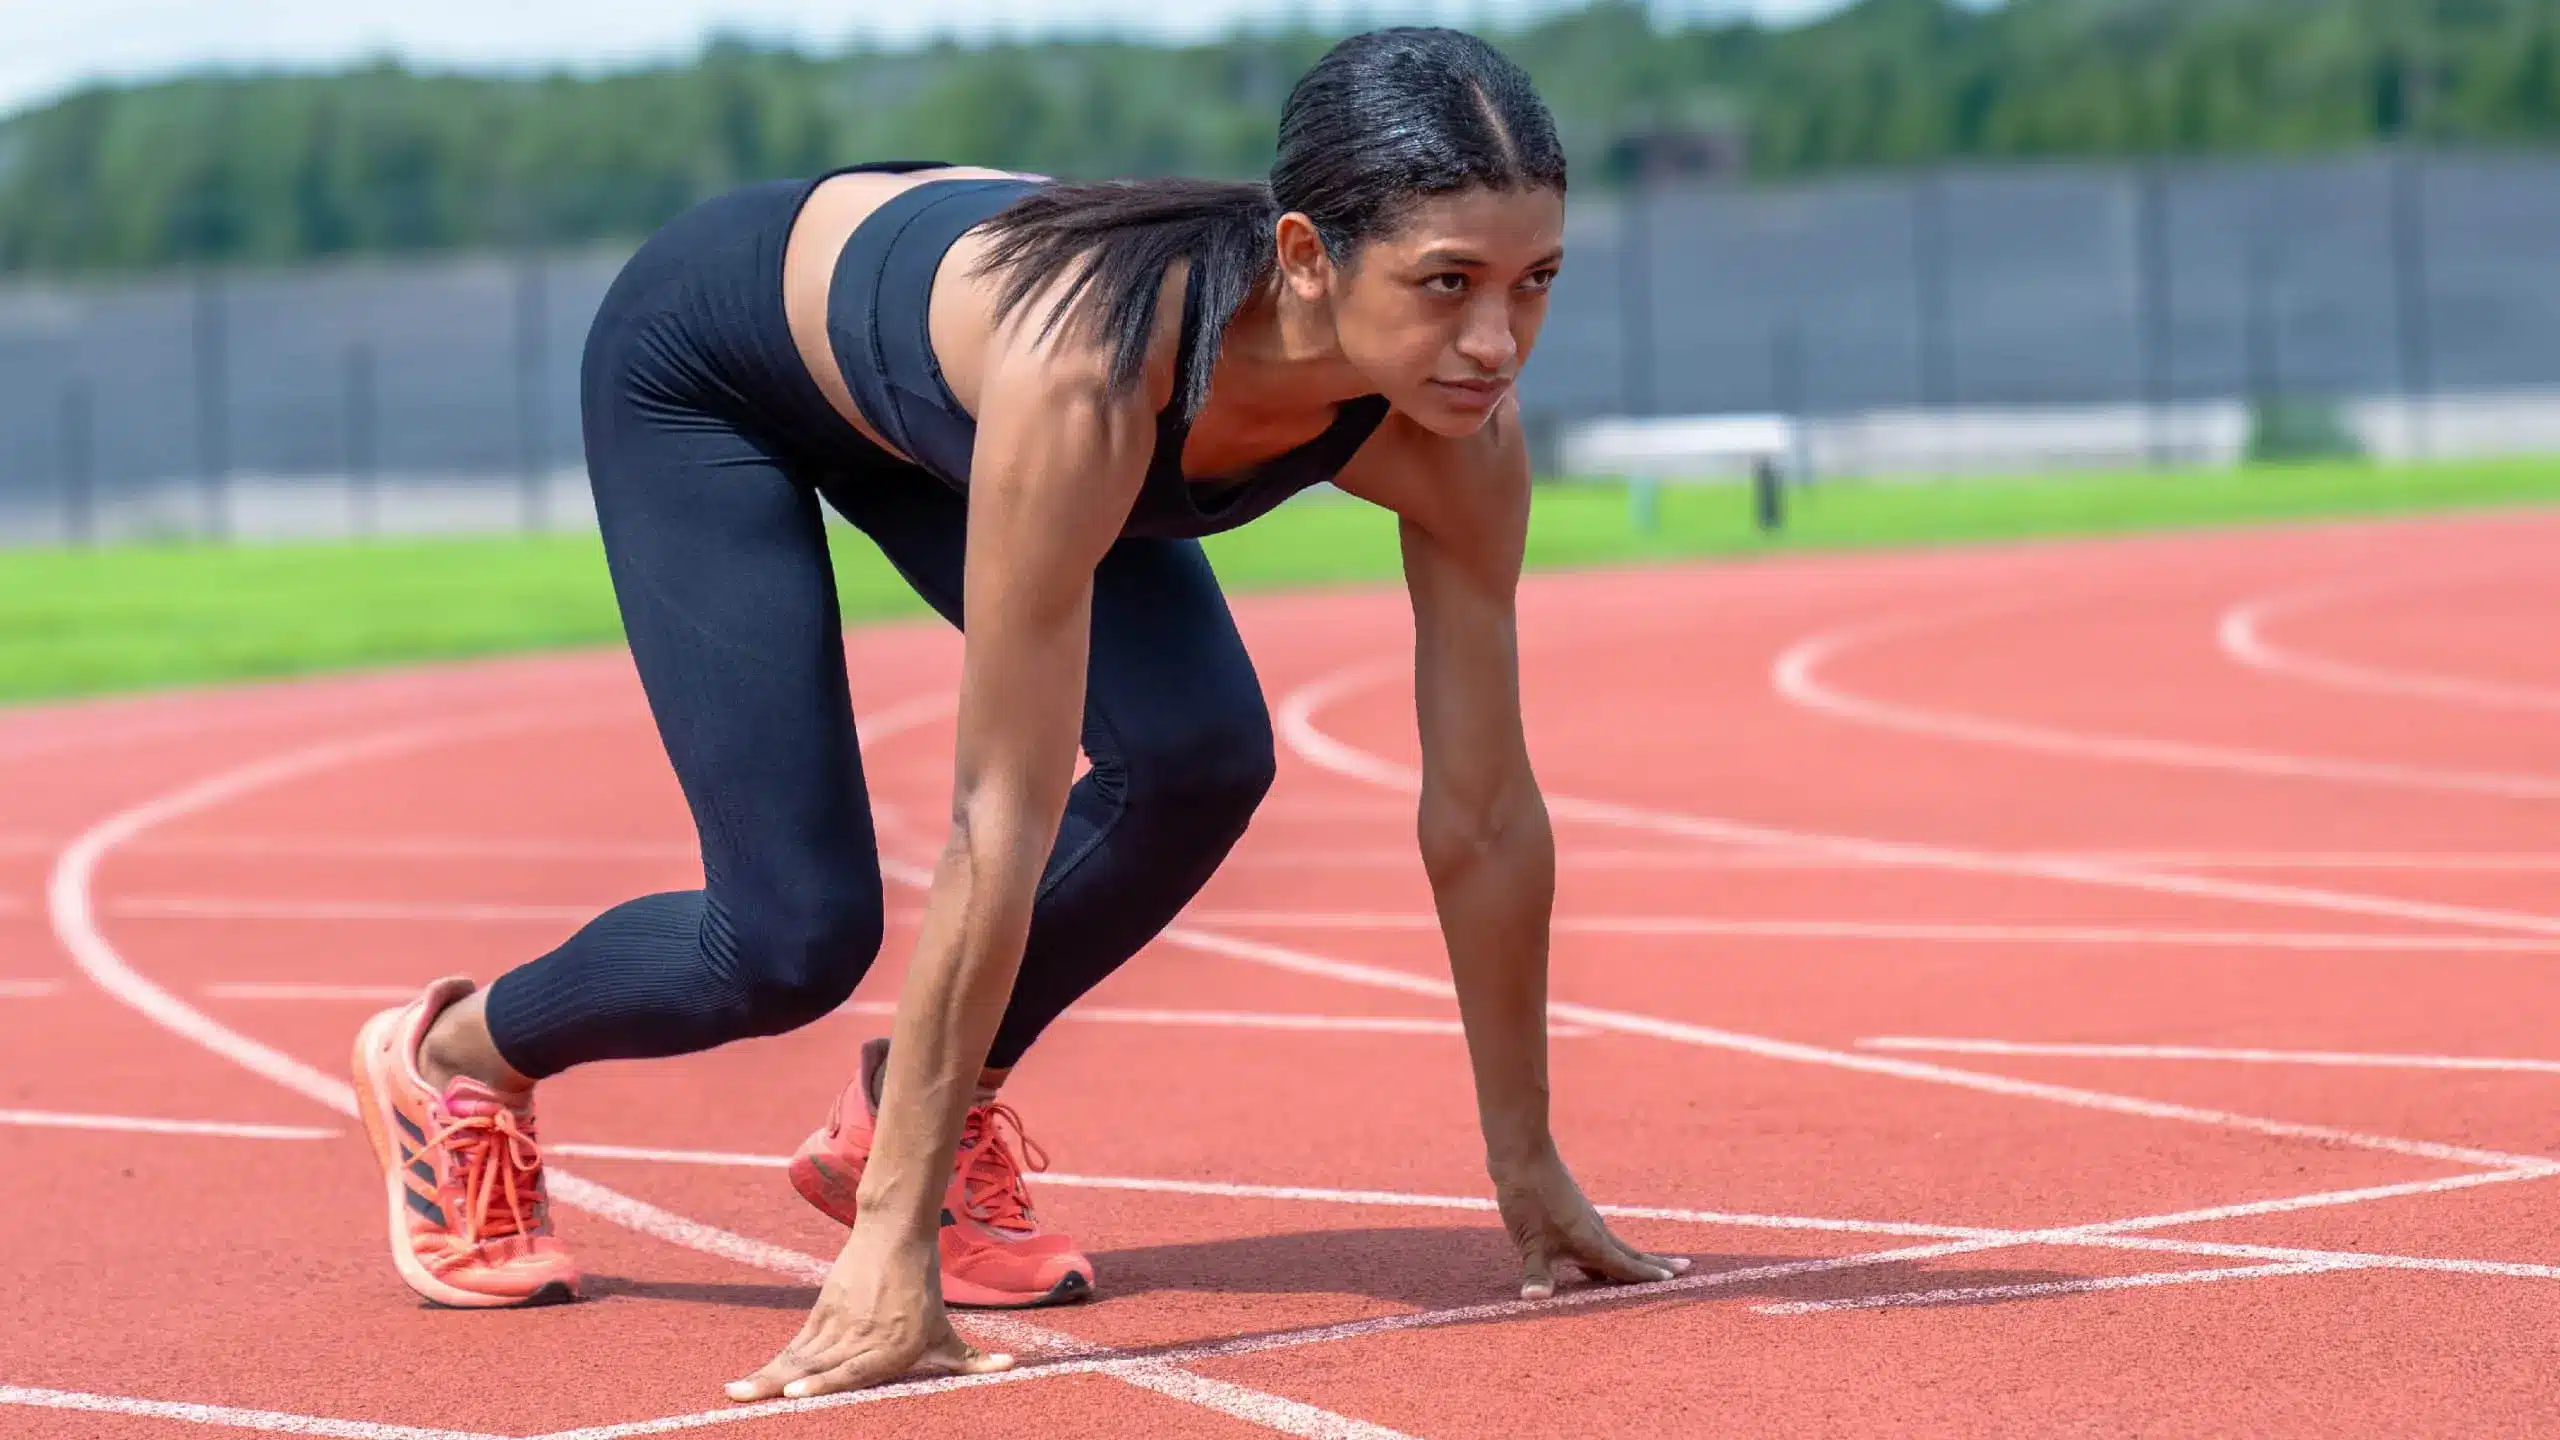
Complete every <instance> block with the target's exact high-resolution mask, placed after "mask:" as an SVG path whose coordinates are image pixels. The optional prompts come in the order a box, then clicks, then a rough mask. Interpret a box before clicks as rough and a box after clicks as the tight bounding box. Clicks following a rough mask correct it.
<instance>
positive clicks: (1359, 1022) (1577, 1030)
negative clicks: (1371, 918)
mask: <svg viewBox="0 0 2560 1440" xmlns="http://www.w3.org/2000/svg"><path fill="white" fill-rule="evenodd" d="M842 1008H844V1009H846V1010H849V1011H852V1012H853V1013H854V1014H857V1015H884V1016H887V1015H895V1014H897V1013H898V1007H897V1005H896V1004H895V1003H893V1002H891V1001H887V1000H857V1001H854V1002H853V1003H851V1004H849V1005H846V1006H844V1007H842ZM1058 1018H1060V1019H1062V1020H1072V1021H1078V1022H1081V1023H1084V1024H1089V1025H1164V1026H1175V1027H1194V1026H1196V1027H1200V1028H1204V1029H1215V1030H1295V1031H1340V1032H1344V1033H1347V1034H1354V1035H1457V1036H1463V1035H1465V1034H1466V1029H1465V1027H1464V1026H1462V1025H1460V1024H1459V1023H1458V1022H1457V1021H1455V1020H1435V1019H1430V1018H1427V1017H1423V1016H1412V1015H1297V1014H1288V1013H1281V1012H1274V1011H1265V1010H1159V1009H1152V1008H1147V1007H1140V1006H1126V1005H1078V1006H1076V1007H1075V1008H1073V1009H1071V1010H1069V1011H1067V1013H1066V1014H1064V1015H1062V1016H1060V1017H1058ZM1547 1033H1548V1034H1549V1035H1553V1036H1559V1037H1566V1038H1572V1037H1578V1036H1586V1035H1591V1034H1594V1033H1596V1032H1594V1031H1593V1030H1591V1029H1590V1028H1589V1027H1588V1026H1582V1025H1550V1026H1549V1027H1548V1028H1547Z"/></svg>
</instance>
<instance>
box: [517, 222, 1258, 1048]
mask: <svg viewBox="0 0 2560 1440" xmlns="http://www.w3.org/2000/svg"><path fill="white" fill-rule="evenodd" d="M800 193H801V192H799V191H785V190H783V189H781V188H780V187H760V188H758V189H756V190H751V191H747V192H741V193H740V194H739V195H737V196H733V197H730V198H728V199H726V200H724V201H717V202H713V203H712V204H710V205H708V206H705V207H702V208H701V209H699V210H697V211H695V212H693V213H692V214H689V215H688V216H686V217H684V218H683V219H681V220H679V221H677V222H676V223H675V224H673V225H671V226H670V227H669V228H668V230H666V231H663V232H661V233H660V235H659V237H658V238H657V239H655V240H653V241H652V242H651V243H650V245H649V246H646V247H644V248H643V250H642V251H641V253H640V255H638V256H637V257H635V258H634V260H633V261H632V264H631V266H630V267H629V268H627V269H626V270H625V272H624V274H623V276H622V278H621V280H620V281H618V282H617V283H616V285H615V287H614V290H613V291H612V292H611V293H610V294H608V296H607V297H606V301H605V305H604V308H603V310H602V312H601V313H600V314H599V316H598V319H597V322H596V326H595V329H594V331H593V332H592V334H591V336H590V339H589V345H588V352H587V357H586V371H585V380H584V394H583V402H584V407H585V428H586V442H587V463H588V467H589V472H590V475H591V478H592V481H593V485H594V491H595V499H596V513H597V518H598V520H599V522H600V524H601V528H602V532H603V537H604V545H605V554H606V559H607V563H608V565H609V567H610V569H611V572H612V576H613V586H614V594H615V597H616V599H617V600H618V601H619V603H620V605H621V609H622V618H623V624H624V628H625V630H626V631H627V633H628V637H629V640H630V645H631V654H632V658H633V659H634V661H635V662H636V663H637V665H638V668H639V672H640V679H641V683H642V685H643V687H644V688H645V689H646V690H647V692H648V697H649V707H650V711H651V713H652V714H653V715H654V716H655V718H656V721H657V725H658V732H659V734H660V736H661V737H662V738H663V739H664V741H665V742H666V748H667V755H668V758H669V759H670V760H672V761H673V762H674V765H675V772H676V777H677V779H678V781H679V782H680V783H681V784H682V786H683V788H684V794H685V799H686V801H687V802H688V804H689V805H690V806H691V808H692V811H693V818H694V825H695V828H696V830H697V832H698V833H699V836H700V839H701V845H702V864H703V875H704V888H703V889H700V890H687V891H681V892H675V893H669V894H658V895H648V896H643V897H641V898H639V899H635V900H631V901H629V902H627V903H625V904H622V905H618V906H616V907H614V908H613V909H611V910H608V911H606V912H605V913H604V914H602V915H599V916H598V917H596V918H595V919H594V920H593V921H591V922H589V923H588V924H587V926H586V927H585V928H584V929H582V930H580V931H579V932H578V933H577V934H576V935H574V936H572V937H571V938H570V939H569V940H568V942H567V943H565V944H563V945H562V946H561V947H560V948H558V949H557V950H554V951H552V952H551V953H550V954H548V955H545V956H543V957H542V958H540V959H538V960H535V961H533V962H531V963H530V964H527V965H524V966H522V967H520V968H518V969H515V970H512V971H510V972H508V973H507V974H505V975H503V976H501V977H499V979H498V980H497V981H496V982H495V983H494V984H493V985H492V986H491V987H490V991H489V996H488V1022H489V1031H490V1035H491V1037H492V1038H493V1040H494V1041H495V1042H496V1044H497V1048H498V1052H499V1053H500V1054H501V1055H502V1056H504V1057H505V1058H506V1061H507V1063H508V1064H510V1065H512V1066H514V1067H515V1068H516V1069H517V1070H519V1071H522V1072H523V1073H525V1074H527V1075H531V1076H535V1077H537V1078H538V1077H541V1076H546V1075H552V1074H556V1073H558V1072H559V1071H561V1070H564V1069H567V1068H568V1067H570V1066H572V1065H579V1064H584V1063H586V1062H588V1061H594V1060H612V1059H630V1058H640V1057H646V1056H657V1055H678V1054H685V1053H689V1052H692V1051H697V1050H704V1049H708V1048H710V1047H712V1046H715V1045H720V1044H723V1043H726V1042H728V1041H731V1040H736V1039H740V1038H742V1037H745V1036H750V1035H773V1034H779V1033H781V1032H783V1031H786V1030H791V1029H795V1028H797V1027H799V1026H802V1025H806V1024H808V1023H809V1022H811V1021H813V1020H816V1019H818V1018H820V1017H821V1016H824V1015H826V1014H827V1013H828V1012H830V1011H832V1010H834V1009H835V1008H836V1007H837V1006H839V1005H841V1004H843V1003H844V1001H845V998H846V997H847V996H848V995H850V994H851V993H852V991H853V988H854V985H855V984H856V982H858V981H859V980H861V978H862V976H863V974H864V972H866V971H867V970H868V969H869V968H870V966H871V962H872V959H873V957H874V956H875V955H877V954H878V952H879V949H880V943H881V930H882V912H881V879H880V864H879V852H878V842H877V840H876V838H875V837H874V835H873V832H872V826H871V811H870V802H869V799H868V796H867V795H866V794H865V791H864V787H863V779H862V756H861V751H860V749H859V747H858V745H857V744H856V741H855V737H854V717H853V713H852V706H851V701H850V698H849V696H848V694H847V689H846V678H845V659H844V648H843V639H842V635H841V633H840V625H839V619H838V614H837V609H836V595H835V586H834V578H833V574H832V572H831V570H830V568H829V565H828V561H827V538H826V531H825V527H824V525H823V523H822V520H821V512H820V509H819V506H820V501H821V499H822V498H823V500H824V501H825V503H827V504H829V505H832V506H833V507H834V508H835V509H836V510H837V511H839V512H840V513H842V514H843V515H844V517H845V518H846V519H848V520H850V521H852V522H853V524H854V525H856V526H857V527H859V528H860V529H861V530H862V531H863V532H864V533H865V534H866V535H868V536H869V537H870V538H871V540H872V541H873V542H875V543H876V544H878V545H879V547H880V549H881V550H882V552H883V553H885V554H886V555H887V556H888V557H889V560H890V561H891V563H893V564H894V565H896V567H897V568H898V570H899V572H900V573H901V574H902V575H904V576H905V577H906V579H907V581H908V582H909V583H910V584H912V585H913V586H914V587H915V589H916V592H917V593H918V594H920V595H922V596H923V597H924V599H925V600H926V601H927V602H928V603H929V604H931V605H932V606H933V607H934V609H936V610H938V611H940V612H941V613H942V615H943V616H944V617H945V618H946V619H948V620H950V621H951V622H952V623H953V624H955V625H956V624H959V623H960V621H961V615H960V595H961V583H960V582H961V554H962V545H963V539H964V534H965V529H966V526H965V520H966V506H967V502H966V500H965V499H964V498H963V497H962V496H961V495H960V494H959V493H958V492H957V491H955V490H954V489H952V488H951V487H950V486H947V485H945V484H943V483H942V482H941V481H939V480H937V479H935V478H934V477H933V476H931V475H929V474H927V473H925V472H924V471H922V470H919V469H917V468H916V467H914V466H911V465H907V464H904V463H902V462H899V461H898V460H896V459H895V458H894V457H892V456H890V455H888V454H887V453H886V452H884V451H881V450H879V449H877V448H876V447H872V446H869V445H867V444H866V443H865V442H863V441H862V440H861V438H860V432H858V431H855V430H853V429H852V428H851V427H850V426H848V425H845V424H844V423H843V421H842V420H841V418H840V417H836V416H835V415H834V414H833V412H832V411H829V410H826V409H825V402H824V401H823V399H822V398H819V396H818V392H817V390H816V387H815V385H814V383H813V382H811V381H810V380H809V378H808V375H807V371H806V369H805V367H803V366H801V365H800V363H799V361H798V360H797V358H796V355H795V354H793V353H792V352H791V351H790V347H789V335H788V330H787V327H784V326H783V324H782V320H781V314H780V308H781V306H780V298H779V296H780V273H779V272H780V258H779V257H780V244H781V235H782V234H783V233H786V232H787V228H788V219H789V216H790V215H791V214H793V213H796V210H797V204H798V199H799V198H800ZM768 282H770V283H769V284H768ZM830 426H832V427H833V428H832V429H830V428H829V427H830ZM818 439H824V440H826V441H829V442H831V443H830V445H829V446H828V448H826V449H825V450H824V451H822V452H821V451H819V450H817V449H816V448H815V447H813V446H811V445H810V444H809V443H808V442H810V441H813V440H818ZM1091 655H1092V658H1091V661H1090V671H1089V673H1090V679H1089V682H1088V688H1087V694H1086V701H1085V719H1084V750H1085V753H1086V755H1087V757H1088V758H1089V759H1090V761H1091V769H1090V770H1089V771H1088V772H1087V773H1086V775H1085V776H1084V778H1083V779H1082V780H1080V781H1078V782H1077V784H1076V786H1075V789H1074V791H1073V793H1072V794H1071V796H1070V797H1069V799H1068V802H1067V811H1066V817H1065V821H1064V823H1063V825H1062V826H1061V828H1060V830H1059V834H1058V837H1057V842H1056V845H1055V848H1054V849H1053V851H1052V852H1051V855H1050V858H1049V864H1048V869H1047V872H1046V873H1045V874H1044V875H1043V877H1042V879H1041V882H1040V890H1039V898H1038V901H1037V903H1036V905H1035V906H1034V908H1033V911H1032V919H1031V931H1030V940H1029V944H1028V947H1027V948H1026V950H1025V952H1024V954H1023V958H1022V966H1021V970H1020V972H1019V977H1018V978H1017V979H1016V981H1015V983H1014V991H1013V998H1012V1002H1011V1004H1010V1005H1009V1006H1008V1007H1007V1009H1006V1011H1005V1016H1004V1020H1003V1023H1002V1026H1001V1027H1000V1028H999V1029H998V1031H997V1033H996V1039H995V1043H994V1046H993V1048H992V1050H991V1051H990V1053H989V1055H988V1057H987V1063H988V1064H990V1065H993V1066H1010V1065H1011V1064H1013V1063H1014V1062H1015V1061H1016V1060H1018V1059H1020V1058H1021V1056H1022V1053H1023V1051H1024V1050H1025V1049H1027V1048H1028V1047H1029V1046H1030V1044H1031V1042H1032V1041H1033V1040H1034V1039H1035V1038H1037V1037H1038V1035H1039V1034H1040V1032H1041V1030H1042V1029H1044V1028H1045V1027H1046V1026H1047V1025H1048V1024H1049V1022H1050V1021H1052V1020H1054V1019H1056V1018H1057V1017H1058V1015H1059V1014H1060V1013H1061V1012H1063V1011H1064V1010H1065V1009H1066V1008H1067V1007H1068V1006H1069V1005H1071V1004H1073V1003H1074V1002H1075V1000H1076V999H1077V998H1078V997H1079V996H1081V995H1083V994H1084V993H1085V992H1086V991H1088V990H1090V989H1092V988H1093V986H1094V985H1096V984H1098V983H1099V982H1100V981H1101V980H1102V979H1103V977H1105V976H1107V975H1109V974H1110V973H1111V972H1112V971H1113V970H1115V969H1118V968H1119V966H1120V965H1121V964H1122V962H1124V961H1126V960H1127V959H1128V958H1129V957H1130V956H1131V955H1132V954H1134V953H1135V952H1136V951H1137V950H1138V948H1139V947H1140V946H1142V945H1144V944H1146V943H1147V941H1149V940H1150V939H1152V938H1154V936H1155V935H1156V934H1157V933H1158V932H1159V931H1161V930H1162V929H1163V928H1164V926H1165V925H1166V924H1167V923H1168V922H1170V921H1171V920H1172V919H1173V917H1174V916H1175V915H1176V914H1177V913H1179V911H1180V910H1181V909H1182V907H1183V906H1184V905H1185V904H1186V903H1188V902H1189V901H1190V899H1191V897H1192V896H1193V895H1194V894H1196V893H1197V892H1198V891H1199V889H1200V887H1201V886H1202V885H1203V884H1205V883H1206V882H1207V881H1208V879H1209V876H1210V874H1211V873H1212V872H1213V871H1214V870H1215V869H1216V868H1217V866H1218V865H1219V863H1220V862H1221V861H1223V860H1224V858H1225V857H1226V854H1227V852H1228V851H1229V849H1230V848H1231V847H1232V846H1233V845H1234V843H1235V841H1236V840H1237V838H1238V837H1239V836H1241V835H1242V834H1243V832H1244V828H1245V825H1246V823H1247V821H1248V820H1249V819H1250V818H1251V816H1252V814H1253V811H1254V808H1255V806H1256V805H1257V804H1258V803H1259V802H1260V801H1261V798H1262V796H1263V793H1264V792H1265V791H1266V790H1268V789H1269V788H1270V784H1271V778H1272V767H1273V757H1272V736H1271V724H1270V716H1269V712H1268V710H1267V708H1266V706H1265V704H1264V702H1263V697H1262V691H1261V686H1260V684H1259V683H1258V681H1257V680H1256V678H1255V676H1254V672H1253V666H1252V662H1251V661H1250V660H1249V659H1248V658H1247V656H1246V654H1245V651H1244V646H1243V644H1242V642H1241V640H1240V639H1239V638H1238V637H1237V634H1236V630H1235V624H1234V621H1233V619H1232V618H1231V617H1230V615H1229V614H1228V611H1227V606H1226V602H1225V600H1224V599H1223V598H1222V597H1221V596H1220V594H1219V591H1218V585H1217V580H1216V577H1215V576H1214V575H1213V574H1211V572H1210V569H1209V565H1208V562H1207V560H1206V559H1204V558H1203V556H1202V555H1201V552H1200V548H1199V546H1198V544H1197V543H1196V542H1192V541H1181V540H1153V539H1147V540H1139V539H1130V540H1122V541H1121V542H1119V543H1118V544H1117V545H1115V546H1114V547H1113V548H1112V550H1111V551H1110V553H1109V554H1108V555H1107V556H1106V557H1105V558H1104V560H1103V561H1102V563H1101V565H1100V567H1099V568H1098V569H1097V570H1096V571H1095V574H1094V601H1093V636H1092V652H1091Z"/></svg>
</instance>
